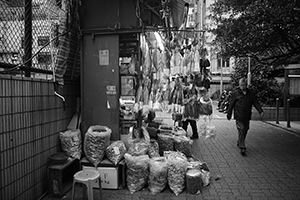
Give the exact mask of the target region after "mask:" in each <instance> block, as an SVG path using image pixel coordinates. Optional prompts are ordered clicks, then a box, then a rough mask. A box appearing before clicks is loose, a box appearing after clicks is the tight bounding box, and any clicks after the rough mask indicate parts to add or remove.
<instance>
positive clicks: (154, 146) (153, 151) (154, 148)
mask: <svg viewBox="0 0 300 200" xmlns="http://www.w3.org/2000/svg"><path fill="white" fill-rule="evenodd" d="M148 155H149V157H150V158H154V157H159V156H160V155H159V146H158V143H157V142H156V140H153V139H151V140H150V144H149V149H148Z"/></svg>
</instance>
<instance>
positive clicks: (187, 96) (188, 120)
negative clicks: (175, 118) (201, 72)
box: [182, 76, 199, 139]
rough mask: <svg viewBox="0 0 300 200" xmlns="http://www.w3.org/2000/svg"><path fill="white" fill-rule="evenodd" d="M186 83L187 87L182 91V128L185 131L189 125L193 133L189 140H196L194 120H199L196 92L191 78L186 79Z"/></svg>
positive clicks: (196, 132)
mask: <svg viewBox="0 0 300 200" xmlns="http://www.w3.org/2000/svg"><path fill="white" fill-rule="evenodd" d="M188 83H189V85H188V86H185V87H184V91H183V105H184V111H183V120H182V128H183V129H184V130H185V131H187V128H188V125H189V124H190V126H191V128H192V131H193V135H192V137H191V139H198V138H199V135H198V131H197V123H196V120H198V119H199V104H198V101H197V97H198V92H197V88H196V86H195V84H194V80H193V79H192V77H191V76H190V77H189V78H188Z"/></svg>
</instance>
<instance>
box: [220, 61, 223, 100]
mask: <svg viewBox="0 0 300 200" xmlns="http://www.w3.org/2000/svg"><path fill="white" fill-rule="evenodd" d="M222 91H223V59H222V58H221V80H220V94H222Z"/></svg>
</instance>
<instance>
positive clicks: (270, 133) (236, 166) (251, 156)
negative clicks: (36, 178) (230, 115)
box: [44, 112, 300, 200]
mask: <svg viewBox="0 0 300 200" xmlns="http://www.w3.org/2000/svg"><path fill="white" fill-rule="evenodd" d="M214 113H215V115H214V118H213V123H214V125H215V126H216V130H217V137H216V139H207V140H204V139H198V140H194V144H193V153H194V155H195V156H196V157H197V158H199V159H200V160H202V161H204V162H206V163H207V165H208V167H209V169H210V171H211V184H210V185H209V186H207V187H205V188H203V191H202V193H201V194H198V195H190V194H187V193H186V192H185V191H184V192H183V193H181V194H180V195H179V196H175V194H174V193H172V192H171V191H170V190H169V189H166V190H164V191H163V192H162V193H159V194H157V195H155V196H153V195H152V194H151V193H150V192H149V190H148V189H144V190H142V191H139V192H136V193H135V194H132V195H131V194H130V192H129V191H128V190H104V191H103V193H104V200H120V199H132V200H139V199H140V200H142V199H145V200H150V199H153V200H154V199H163V200H177V199H178V200H185V199H186V200H194V199H195V200H196V199H197V200H198V199H203V200H206V199H207V200H222V199H228V200H233V199H237V200H241V199H245V200H248V199H249V200H250V199H251V200H256V199H257V200H260V199H263V200H264V199H270V200H274V199H291V200H292V199H294V200H298V199H300V135H298V134H294V133H293V132H291V131H287V130H285V129H284V128H282V127H277V126H274V125H271V124H270V123H266V122H263V121H251V123H250V130H249V133H248V135H247V139H246V147H247V155H246V156H242V155H241V154H240V150H239V149H238V148H237V146H236V141H237V130H236V127H235V121H234V120H230V121H228V120H227V119H226V118H225V117H224V114H223V115H221V114H220V113H218V112H214ZM157 118H158V119H164V121H165V122H167V123H172V124H173V121H172V120H171V116H170V114H166V113H164V114H162V113H157ZM81 191H82V190H81V189H79V190H77V193H78V195H79V194H80V195H81ZM94 192H96V194H98V191H97V190H94ZM78 195H76V196H78ZM97 196H98V195H97ZM70 197H71V193H70V192H69V193H68V194H67V195H66V196H65V198H63V199H70ZM44 199H47V200H49V199H54V198H49V197H47V198H44ZM76 199H81V198H78V197H77V198H76Z"/></svg>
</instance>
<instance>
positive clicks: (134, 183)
mask: <svg viewBox="0 0 300 200" xmlns="http://www.w3.org/2000/svg"><path fill="white" fill-rule="evenodd" d="M124 158H125V163H126V166H127V170H126V174H127V177H126V183H127V188H128V190H129V191H130V193H131V194H133V193H135V192H137V191H139V190H141V189H142V188H144V187H145V185H146V184H147V181H148V177H149V168H148V167H149V160H150V159H149V156H148V155H141V156H132V155H130V154H128V153H125V155H124Z"/></svg>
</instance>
